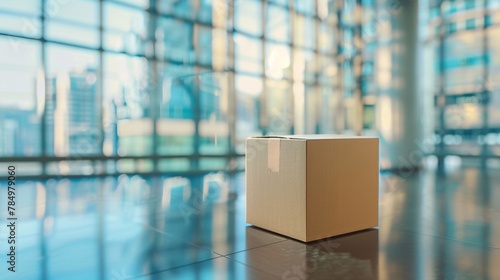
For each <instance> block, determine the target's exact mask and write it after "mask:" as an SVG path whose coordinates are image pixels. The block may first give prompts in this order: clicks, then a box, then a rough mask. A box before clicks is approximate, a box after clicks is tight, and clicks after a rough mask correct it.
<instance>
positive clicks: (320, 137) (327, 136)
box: [249, 134, 377, 140]
mask: <svg viewBox="0 0 500 280" xmlns="http://www.w3.org/2000/svg"><path fill="white" fill-rule="evenodd" d="M249 138H250V139H256V138H257V139H258V138H279V139H296V140H323V139H377V137H370V136H355V135H340V134H302V135H266V136H253V137H249Z"/></svg>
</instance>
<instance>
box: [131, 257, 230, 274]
mask: <svg viewBox="0 0 500 280" xmlns="http://www.w3.org/2000/svg"><path fill="white" fill-rule="evenodd" d="M220 258H224V256H220V255H219V256H217V257H213V258H210V259H206V260H201V261H195V262H192V263H188V264H183V265H178V266H174V267H171V268H167V269H162V270H158V271H155V272H152V273H146V274H141V275H137V276H133V277H131V278H126V279H127V280H128V279H138V278H140V277H144V276H148V275H154V274H159V273H163V272H167V271H170V270H174V269H179V268H183V267H188V266H192V265H196V264H200V263H203V262H208V261H213V260H215V259H220Z"/></svg>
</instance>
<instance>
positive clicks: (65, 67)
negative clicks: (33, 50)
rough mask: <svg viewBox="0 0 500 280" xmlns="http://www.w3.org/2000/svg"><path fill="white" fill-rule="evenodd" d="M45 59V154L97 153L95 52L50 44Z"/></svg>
mask: <svg viewBox="0 0 500 280" xmlns="http://www.w3.org/2000/svg"><path fill="white" fill-rule="evenodd" d="M47 58H48V65H47V66H48V73H47V74H48V87H47V110H46V114H47V123H46V131H47V139H46V140H47V152H48V154H49V155H55V156H67V155H73V156H78V155H91V154H100V153H101V152H102V147H101V144H100V143H101V140H102V137H103V135H102V133H101V130H100V127H101V125H100V122H101V119H100V112H101V106H99V104H100V97H99V93H98V82H100V81H98V78H97V69H98V67H99V65H98V63H97V52H95V51H86V50H81V49H76V48H69V47H63V46H58V45H53V44H49V45H48V46H47Z"/></svg>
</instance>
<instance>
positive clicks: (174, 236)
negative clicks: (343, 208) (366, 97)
mask: <svg viewBox="0 0 500 280" xmlns="http://www.w3.org/2000/svg"><path fill="white" fill-rule="evenodd" d="M404 175H405V176H406V175H408V176H406V177H400V176H394V175H384V176H382V177H381V184H380V185H381V188H380V227H379V228H377V229H372V230H367V231H362V232H358V233H354V234H348V235H344V236H341V237H336V238H329V239H327V240H322V241H318V242H314V243H311V244H307V245H306V244H304V243H301V242H297V241H294V240H290V239H287V238H285V237H283V236H279V235H275V234H273V233H270V232H267V231H263V230H260V229H258V228H254V227H252V226H249V225H247V224H245V209H244V205H245V197H244V175H243V174H237V175H235V176H228V175H225V174H222V173H216V174H208V175H206V176H201V177H193V178H184V177H169V178H140V177H128V176H123V175H122V176H120V177H110V178H88V179H80V180H65V179H60V180H54V179H52V180H48V181H43V182H36V181H24V182H19V185H18V187H17V203H18V204H17V206H18V207H17V216H18V219H19V220H18V229H17V260H18V263H17V266H16V267H17V271H16V272H15V273H10V272H8V271H7V267H6V256H5V254H3V253H2V255H3V256H2V258H1V260H2V261H1V263H2V265H1V266H2V268H1V269H2V271H1V272H0V278H1V279H85V280H88V279H130V278H139V279H376V278H378V279H500V267H499V265H498V264H500V180H499V179H500V173H499V172H496V171H494V170H489V171H487V172H486V171H480V170H478V169H475V168H464V169H462V170H459V171H457V172H453V173H450V174H447V175H446V176H437V175H436V174H435V173H434V172H431V171H422V172H420V173H416V174H404ZM1 185H2V187H1V189H0V191H1V192H2V193H3V194H5V193H6V188H5V182H1ZM1 197H2V199H1V201H0V209H2V211H0V219H1V220H2V221H6V211H4V209H6V203H7V200H6V198H5V196H4V195H2V196H1ZM2 223H3V222H2ZM0 234H1V239H0V240H1V243H0V246H1V248H2V249H1V252H5V248H6V246H7V242H6V239H5V237H6V236H7V234H8V233H7V228H6V227H5V226H2V227H1V229H0Z"/></svg>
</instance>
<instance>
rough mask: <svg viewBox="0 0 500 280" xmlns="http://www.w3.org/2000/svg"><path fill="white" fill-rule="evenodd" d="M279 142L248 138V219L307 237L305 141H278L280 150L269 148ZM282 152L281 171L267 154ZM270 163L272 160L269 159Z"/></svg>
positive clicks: (258, 224)
mask: <svg viewBox="0 0 500 280" xmlns="http://www.w3.org/2000/svg"><path fill="white" fill-rule="evenodd" d="M268 148H271V149H274V148H276V142H275V143H273V144H271V145H270V144H269V141H268V140H267V139H248V140H247V142H246V159H245V167H246V173H245V175H246V220H247V222H248V223H250V224H253V225H255V226H258V227H261V228H264V229H267V230H270V231H274V232H277V233H279V234H283V235H286V236H290V237H292V238H295V239H299V240H305V237H306V197H305V192H306V190H305V187H306V177H305V176H306V170H305V164H306V142H305V141H303V140H281V141H279V149H280V152H279V153H273V152H272V151H268ZM276 154H279V169H278V170H279V171H276V170H277V169H276V168H271V169H270V168H269V167H270V166H276V164H275V163H272V161H274V160H275V159H272V158H268V157H272V156H275V155H276ZM269 160H270V161H271V163H270V161H269Z"/></svg>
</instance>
